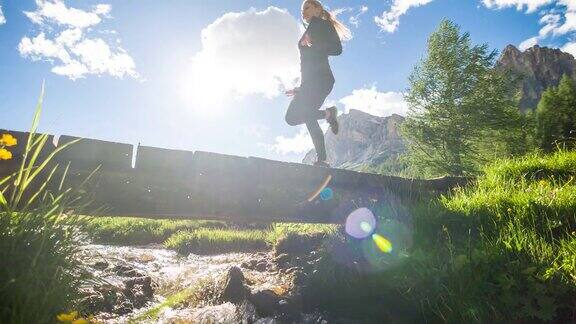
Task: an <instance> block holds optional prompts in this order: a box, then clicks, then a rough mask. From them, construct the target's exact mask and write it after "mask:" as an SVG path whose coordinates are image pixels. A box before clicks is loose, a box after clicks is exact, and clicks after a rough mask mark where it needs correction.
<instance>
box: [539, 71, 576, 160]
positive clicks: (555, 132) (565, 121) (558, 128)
mask: <svg viewBox="0 0 576 324" xmlns="http://www.w3.org/2000/svg"><path fill="white" fill-rule="evenodd" d="M536 124H537V125H536V127H537V130H536V132H537V138H538V142H539V145H540V148H541V149H543V150H544V151H545V152H551V151H553V150H555V149H556V148H557V147H558V146H561V147H566V148H574V147H576V145H575V144H576V143H575V139H576V85H575V84H574V81H573V80H572V79H571V78H570V77H568V76H567V75H564V76H562V79H561V80H560V84H559V85H558V87H550V88H548V89H546V91H544V93H543V94H542V98H540V102H539V103H538V108H537V109H536Z"/></svg>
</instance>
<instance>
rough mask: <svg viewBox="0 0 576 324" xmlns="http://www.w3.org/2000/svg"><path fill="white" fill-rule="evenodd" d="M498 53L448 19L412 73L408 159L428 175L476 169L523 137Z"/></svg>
mask: <svg viewBox="0 0 576 324" xmlns="http://www.w3.org/2000/svg"><path fill="white" fill-rule="evenodd" d="M495 57H496V52H495V51H492V52H488V46H487V45H486V44H483V45H472V44H471V41H470V35H469V34H468V33H463V34H461V33H460V28H459V27H458V26H457V25H455V24H454V23H452V22H451V21H447V20H444V21H442V22H441V23H440V26H439V27H438V29H437V30H436V31H435V32H434V33H433V34H432V35H431V36H430V38H429V40H428V48H427V53H426V56H425V57H424V58H423V59H422V61H421V62H420V64H419V65H417V66H416V67H415V68H414V71H413V72H412V74H411V75H410V78H409V81H410V89H409V90H408V92H407V94H406V96H405V100H406V101H407V102H408V105H409V111H408V114H407V118H406V121H405V122H404V124H403V128H402V129H403V134H404V137H405V138H406V139H407V144H408V155H407V156H408V160H409V161H410V162H411V163H412V165H413V166H414V167H416V168H417V169H418V170H419V171H420V175H422V176H430V175H440V174H451V175H464V174H468V173H473V172H475V171H477V170H478V169H479V166H480V165H481V164H482V163H483V162H485V161H486V160H488V159H489V158H491V157H490V156H491V155H492V156H493V155H494V152H496V151H498V152H499V151H501V150H506V147H510V145H506V141H509V140H512V139H515V138H519V136H518V132H519V130H520V127H521V125H520V124H521V116H520V113H519V111H518V109H517V107H516V102H515V101H514V99H513V95H512V94H513V93H514V92H515V83H514V80H513V78H512V77H511V76H510V75H508V74H506V73H503V72H500V71H497V70H496V69H494V68H493V67H494V61H495Z"/></svg>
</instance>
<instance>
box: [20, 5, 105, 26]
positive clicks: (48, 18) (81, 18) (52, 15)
mask: <svg viewBox="0 0 576 324" xmlns="http://www.w3.org/2000/svg"><path fill="white" fill-rule="evenodd" d="M36 5H37V6H38V9H37V10H36V11H33V12H28V11H25V12H24V14H25V15H26V16H27V17H28V18H30V20H32V22H34V23H36V24H40V25H41V24H45V23H49V22H52V23H56V24H58V25H65V26H67V27H76V28H86V27H90V26H94V25H98V24H99V23H100V22H101V21H102V19H101V17H100V16H105V15H107V14H108V13H109V12H110V10H111V9H112V7H111V6H110V5H103V4H99V5H97V6H96V7H95V8H94V10H93V11H84V10H79V9H76V8H68V7H66V5H65V4H64V2H63V1H62V0H36Z"/></svg>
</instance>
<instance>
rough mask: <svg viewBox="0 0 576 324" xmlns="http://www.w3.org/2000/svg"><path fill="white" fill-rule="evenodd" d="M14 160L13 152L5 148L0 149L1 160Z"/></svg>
mask: <svg viewBox="0 0 576 324" xmlns="http://www.w3.org/2000/svg"><path fill="white" fill-rule="evenodd" d="M11 158H12V152H10V151H8V150H7V149H5V148H0V160H10V159H11Z"/></svg>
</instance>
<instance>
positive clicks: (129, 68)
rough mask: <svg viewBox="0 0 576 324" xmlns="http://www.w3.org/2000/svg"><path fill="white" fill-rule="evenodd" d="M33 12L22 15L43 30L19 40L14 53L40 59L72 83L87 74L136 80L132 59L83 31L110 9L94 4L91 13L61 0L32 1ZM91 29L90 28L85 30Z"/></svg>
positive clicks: (106, 14) (105, 14) (122, 50)
mask: <svg viewBox="0 0 576 324" xmlns="http://www.w3.org/2000/svg"><path fill="white" fill-rule="evenodd" d="M36 4H37V6H38V8H37V10H36V11H33V12H25V14H26V16H27V17H28V18H29V19H30V20H31V21H32V22H33V23H35V24H39V25H40V26H41V28H42V29H45V30H48V31H54V32H52V34H53V35H50V36H47V35H46V32H45V31H42V32H40V34H38V35H37V36H36V37H32V38H30V37H23V38H22V40H21V41H20V44H19V45H18V51H19V52H20V54H21V55H22V56H23V57H26V58H30V59H32V60H33V61H38V60H44V61H48V62H50V63H51V64H52V65H53V68H52V72H54V73H56V74H59V75H63V76H66V77H68V78H70V79H72V80H76V79H79V78H84V77H86V76H87V75H103V74H109V75H111V76H113V77H117V78H123V77H125V76H130V77H133V78H137V79H138V78H140V77H139V75H138V73H137V72H136V70H135V64H134V60H133V59H132V57H131V56H130V55H128V53H126V51H125V50H124V49H122V48H120V47H118V48H111V47H110V45H109V44H108V43H107V42H106V41H105V40H103V39H102V38H89V37H88V35H87V34H86V31H91V29H92V27H94V26H96V25H98V24H100V23H101V21H102V18H105V17H108V14H109V13H110V11H111V10H112V7H111V6H110V5H108V4H98V5H96V6H95V7H94V9H93V10H92V11H84V10H80V9H76V8H68V7H66V5H65V4H64V2H63V1H62V0H36ZM88 27H91V28H88Z"/></svg>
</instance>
